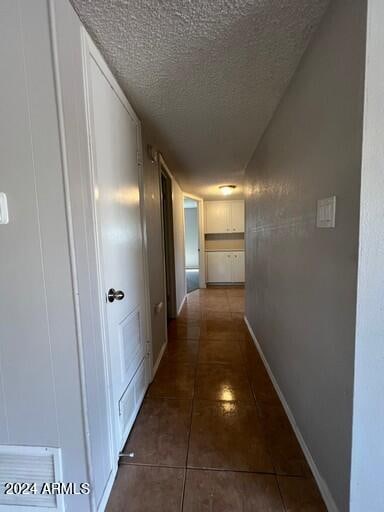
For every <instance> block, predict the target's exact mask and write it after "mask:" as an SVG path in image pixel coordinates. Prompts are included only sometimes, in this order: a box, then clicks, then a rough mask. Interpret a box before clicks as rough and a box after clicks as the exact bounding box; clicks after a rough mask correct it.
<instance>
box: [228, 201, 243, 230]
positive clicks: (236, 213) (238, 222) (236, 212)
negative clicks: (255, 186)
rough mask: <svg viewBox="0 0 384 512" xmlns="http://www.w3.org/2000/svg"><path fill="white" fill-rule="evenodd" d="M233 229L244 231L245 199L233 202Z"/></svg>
mask: <svg viewBox="0 0 384 512" xmlns="http://www.w3.org/2000/svg"><path fill="white" fill-rule="evenodd" d="M231 231H232V232H233V233H244V201H232V202H231Z"/></svg>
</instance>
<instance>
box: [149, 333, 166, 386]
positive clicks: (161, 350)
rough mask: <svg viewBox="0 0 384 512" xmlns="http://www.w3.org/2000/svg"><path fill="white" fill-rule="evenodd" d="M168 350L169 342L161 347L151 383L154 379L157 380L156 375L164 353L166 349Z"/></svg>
mask: <svg viewBox="0 0 384 512" xmlns="http://www.w3.org/2000/svg"><path fill="white" fill-rule="evenodd" d="M166 348H167V342H166V341H165V342H164V343H163V346H162V347H161V349H160V352H159V355H158V356H157V360H156V363H155V364H154V366H153V368H152V378H151V382H152V381H153V379H154V378H155V375H156V372H157V369H158V368H159V364H160V362H161V360H162V358H163V355H164V352H165V349H166Z"/></svg>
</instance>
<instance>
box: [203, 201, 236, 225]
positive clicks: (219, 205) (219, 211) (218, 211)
mask: <svg viewBox="0 0 384 512" xmlns="http://www.w3.org/2000/svg"><path fill="white" fill-rule="evenodd" d="M230 222H231V202H230V201H207V202H206V203H205V232H206V233H230V232H231V227H230Z"/></svg>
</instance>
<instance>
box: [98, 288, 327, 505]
mask: <svg viewBox="0 0 384 512" xmlns="http://www.w3.org/2000/svg"><path fill="white" fill-rule="evenodd" d="M243 309H244V290H243V289H240V288H209V289H206V290H196V291H194V292H192V293H190V294H189V295H188V298H187V301H186V303H185V306H184V308H183V310H182V312H181V315H180V316H179V318H178V319H177V320H175V321H174V322H172V324H171V325H170V327H169V342H168V347H167V349H166V352H165V354H164V357H163V360H162V362H161V364H160V367H159V369H158V372H157V374H156V377H155V379H154V382H153V383H152V384H151V386H150V388H149V390H148V393H147V396H146V398H145V400H144V402H143V405H142V407H141V410H140V413H139V415H138V417H137V419H136V422H135V425H134V427H133V429H132V432H131V434H130V436H129V439H128V442H127V444H126V446H125V448H124V453H125V454H127V456H126V457H124V456H123V457H122V458H121V461H120V467H119V471H118V475H117V478H116V482H115V484H114V488H113V490H112V494H111V498H110V500H109V503H108V507H107V511H108V512H152V511H153V512H155V511H156V512H173V511H178V512H180V511H182V510H183V511H185V512H203V511H204V512H205V511H207V512H251V511H252V512H255V511H256V512H324V511H326V508H325V506H324V504H323V502H322V499H321V497H320V494H319V491H318V489H317V486H316V483H315V482H314V480H313V478H312V475H311V472H310V470H309V467H308V465H307V463H306V461H305V458H304V455H303V453H302V451H301V448H300V446H299V444H298V442H297V440H296V437H295V435H294V433H293V431H292V428H291V426H290V423H289V421H288V418H287V417H286V415H285V412H284V410H283V408H282V406H281V404H280V402H279V399H278V397H277V395H276V393H275V391H274V388H273V386H272V383H271V381H270V379H269V377H268V374H267V372H266V370H265V369H264V366H263V363H262V361H261V359H260V357H259V355H258V353H257V351H256V349H255V347H254V345H253V342H252V339H251V338H250V336H249V333H248V331H247V328H246V326H245V323H244V320H243ZM128 454H129V456H128Z"/></svg>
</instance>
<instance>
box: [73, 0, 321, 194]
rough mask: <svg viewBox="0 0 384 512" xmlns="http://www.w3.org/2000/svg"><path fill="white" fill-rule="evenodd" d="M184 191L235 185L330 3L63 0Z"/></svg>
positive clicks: (294, 0) (297, 0)
mask: <svg viewBox="0 0 384 512" xmlns="http://www.w3.org/2000/svg"><path fill="white" fill-rule="evenodd" d="M71 1H72V4H73V5H74V7H75V9H76V11H77V12H78V14H79V16H80V18H81V20H82V21H83V23H84V24H85V26H86V27H87V29H88V31H89V32H90V34H91V35H92V37H93V39H94V40H95V42H96V44H97V45H98V47H99V48H100V50H101V51H102V53H103V55H104V57H105V58H106V60H107V62H108V63H109V65H110V66H111V68H112V69H113V71H114V73H115V75H116V77H117V78H118V80H119V82H120V84H121V86H122V87H123V89H124V90H125V92H126V94H127V96H128V98H129V99H130V101H131V103H132V105H133V107H134V108H135V110H136V111H137V113H138V115H139V116H140V117H141V119H142V121H143V124H144V128H145V129H146V130H149V131H150V132H151V133H152V134H153V135H154V136H155V137H156V140H157V142H158V145H159V146H160V148H161V151H162V153H163V155H164V157H165V159H166V160H167V162H168V163H169V165H170V167H171V168H172V170H173V172H174V174H175V175H176V177H177V178H178V181H179V182H180V184H181V185H182V187H183V188H184V190H185V191H188V192H190V193H194V194H197V195H200V196H203V197H213V196H214V194H217V186H218V185H219V184H223V183H235V184H237V185H238V189H237V190H238V191H240V192H241V185H242V179H243V173H244V167H245V166H246V164H247V162H248V161H249V159H250V157H251V155H252V153H253V151H254V149H255V147H256V145H257V143H258V140H259V139H260V137H261V135H262V133H263V131H264V130H265V128H266V125H267V124H268V121H269V120H270V118H271V116H272V114H273V112H274V110H275V108H276V106H277V104H278V102H279V100H280V98H281V96H282V94H283V93H284V90H285V88H286V86H287V84H288V82H289V80H290V78H291V76H292V74H293V72H294V70H295V69H296V67H297V64H298V62H299V60H300V57H301V56H302V54H303V51H304V50H305V48H306V46H307V44H308V41H309V39H310V37H311V35H312V33H313V32H314V30H315V28H316V26H317V25H318V23H319V21H320V19H321V17H322V15H323V13H324V11H325V8H326V6H327V4H328V0H165V1H164V0H163V1H161V0H136V1H134V0H71Z"/></svg>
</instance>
